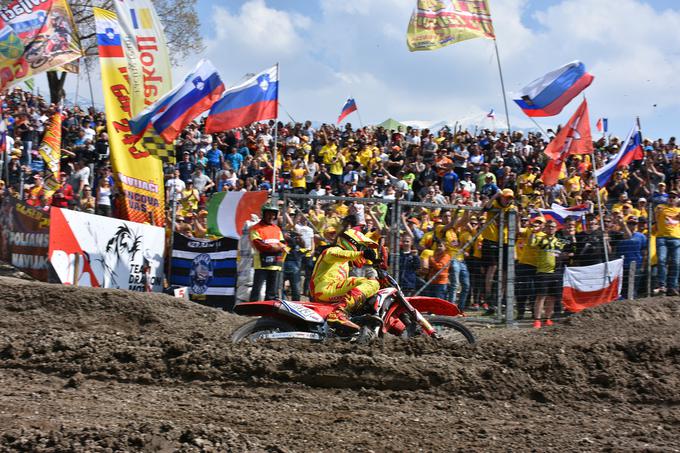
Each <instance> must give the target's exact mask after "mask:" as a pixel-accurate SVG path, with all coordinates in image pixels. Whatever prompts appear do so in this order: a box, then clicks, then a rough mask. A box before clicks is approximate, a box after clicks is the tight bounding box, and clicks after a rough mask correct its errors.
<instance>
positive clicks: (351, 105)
mask: <svg viewBox="0 0 680 453" xmlns="http://www.w3.org/2000/svg"><path fill="white" fill-rule="evenodd" d="M356 111H357V103H356V102H354V99H353V98H349V99H347V101H346V102H345V105H343V106H342V110H341V111H340V116H339V117H338V122H337V124H340V123H341V122H342V120H344V119H345V117H346V116H347V115H349V114H350V113H352V112H356Z"/></svg>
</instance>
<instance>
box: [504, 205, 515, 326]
mask: <svg viewBox="0 0 680 453" xmlns="http://www.w3.org/2000/svg"><path fill="white" fill-rule="evenodd" d="M516 233H517V211H510V212H508V256H507V257H506V260H507V262H508V274H507V276H506V279H507V285H506V287H505V323H506V324H507V325H508V326H514V325H515V235H516Z"/></svg>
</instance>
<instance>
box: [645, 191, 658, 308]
mask: <svg viewBox="0 0 680 453" xmlns="http://www.w3.org/2000/svg"><path fill="white" fill-rule="evenodd" d="M649 190H650V192H649V193H650V194H652V195H651V196H650V197H649V210H648V211H647V266H646V268H647V269H646V270H647V297H652V295H653V292H652V216H653V215H654V197H653V195H654V191H653V190H652V183H651V182H650V183H649ZM654 247H655V248H656V243H654Z"/></svg>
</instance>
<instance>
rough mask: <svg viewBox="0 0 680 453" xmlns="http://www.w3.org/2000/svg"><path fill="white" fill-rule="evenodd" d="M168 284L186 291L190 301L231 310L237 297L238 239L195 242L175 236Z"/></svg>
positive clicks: (181, 235)
mask: <svg viewBox="0 0 680 453" xmlns="http://www.w3.org/2000/svg"><path fill="white" fill-rule="evenodd" d="M173 240H174V242H173V247H172V261H171V270H170V283H171V284H172V285H178V286H186V287H188V288H189V297H190V298H191V300H193V301H196V302H200V303H203V304H205V305H209V306H211V307H218V308H223V309H225V310H231V309H232V308H233V307H234V302H235V294H236V276H237V272H236V257H237V255H238V240H236V239H230V238H220V239H212V240H208V239H195V238H189V237H186V236H184V235H183V234H180V233H177V232H175V233H174V238H173Z"/></svg>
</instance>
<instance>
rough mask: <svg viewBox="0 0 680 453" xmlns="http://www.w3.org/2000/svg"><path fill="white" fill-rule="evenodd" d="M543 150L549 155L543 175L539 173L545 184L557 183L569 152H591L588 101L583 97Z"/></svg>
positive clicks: (591, 142) (591, 139)
mask: <svg viewBox="0 0 680 453" xmlns="http://www.w3.org/2000/svg"><path fill="white" fill-rule="evenodd" d="M544 152H545V154H546V155H547V156H548V157H550V161H549V162H548V165H547V166H546V167H545V170H544V171H543V175H541V180H542V181H543V183H544V184H545V185H546V186H552V185H554V184H555V183H557V180H558V179H559V178H560V173H561V171H562V165H563V164H564V161H565V160H566V159H567V157H569V155H570V154H590V153H592V152H593V137H592V135H591V133H590V117H589V116H588V102H586V100H585V99H584V100H583V102H581V105H579V107H578V109H576V112H574V114H573V115H572V116H571V118H569V122H568V123H567V124H566V125H565V126H564V127H563V128H562V129H560V131H559V132H558V133H557V135H556V136H555V138H554V139H553V140H552V141H551V142H550V143H548V146H546V148H545V151H544Z"/></svg>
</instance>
